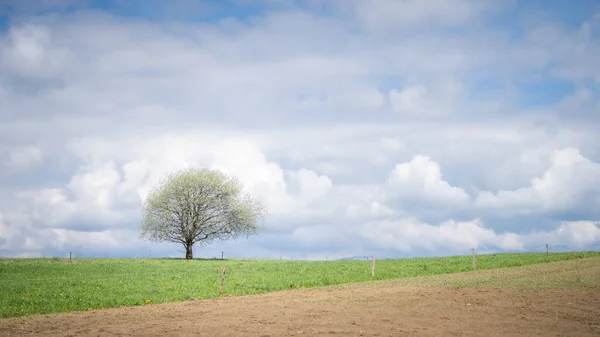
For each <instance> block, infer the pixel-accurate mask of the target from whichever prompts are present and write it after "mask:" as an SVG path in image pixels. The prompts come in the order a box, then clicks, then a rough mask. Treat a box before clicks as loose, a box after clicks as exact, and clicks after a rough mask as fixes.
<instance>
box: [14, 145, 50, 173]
mask: <svg viewBox="0 0 600 337" xmlns="http://www.w3.org/2000/svg"><path fill="white" fill-rule="evenodd" d="M42 159H43V154H42V151H41V150H40V149H39V148H37V147H35V146H25V147H18V148H13V149H11V150H10V154H9V158H8V166H9V167H11V168H16V169H25V168H30V167H32V166H35V165H38V164H39V163H41V161H42Z"/></svg>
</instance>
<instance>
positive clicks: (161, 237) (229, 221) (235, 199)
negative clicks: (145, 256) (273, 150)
mask: <svg viewBox="0 0 600 337" xmlns="http://www.w3.org/2000/svg"><path fill="white" fill-rule="evenodd" d="M266 215H267V212H266V210H265V208H264V206H263V205H262V204H260V203H259V202H258V201H256V200H254V199H253V198H252V197H251V196H250V195H249V194H247V193H245V192H244V191H243V185H242V184H241V183H240V181H239V180H238V179H237V178H235V177H230V176H227V175H225V174H224V173H222V172H219V171H216V170H208V169H194V168H190V169H184V170H181V171H178V172H175V173H173V174H170V175H168V176H167V177H166V178H164V179H162V180H161V181H160V183H159V184H158V186H156V187H155V188H153V189H152V190H151V191H150V193H149V194H148V197H147V198H146V201H145V202H144V204H143V220H142V225H141V237H142V238H143V239H146V240H149V241H153V242H175V243H180V244H182V245H183V247H184V248H185V258H186V259H188V260H189V259H192V258H193V253H192V247H193V246H194V244H196V243H200V244H207V243H210V242H212V241H214V240H221V241H222V240H229V239H235V238H237V237H240V236H249V235H252V234H256V233H257V232H258V230H259V222H261V221H262V220H263V219H264V218H265V216H266Z"/></svg>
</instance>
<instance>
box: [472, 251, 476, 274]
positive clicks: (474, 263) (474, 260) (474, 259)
mask: <svg viewBox="0 0 600 337" xmlns="http://www.w3.org/2000/svg"><path fill="white" fill-rule="evenodd" d="M471 251H472V252H473V270H475V268H476V267H477V258H476V257H475V248H471Z"/></svg>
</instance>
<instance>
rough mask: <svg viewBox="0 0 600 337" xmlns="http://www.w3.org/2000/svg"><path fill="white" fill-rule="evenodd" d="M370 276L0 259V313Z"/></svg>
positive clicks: (506, 260)
mask: <svg viewBox="0 0 600 337" xmlns="http://www.w3.org/2000/svg"><path fill="white" fill-rule="evenodd" d="M586 257H600V252H576V253H551V254H550V255H549V256H548V258H547V257H546V254H544V253H527V254H494V255H478V256H477V269H478V270H485V269H494V268H504V267H514V266H524V265H530V264H536V263H546V262H552V261H561V260H570V259H577V258H586ZM224 266H226V267H227V277H226V281H225V288H224V291H223V295H224V296H227V295H233V296H239V295H247V294H259V293H264V292H271V291H278V290H286V289H296V288H311V287H322V286H329V285H336V284H345V283H356V282H363V281H369V280H372V279H373V278H372V277H371V261H285V260H284V261H280V260H254V259H233V260H231V259H230V260H227V259H226V260H191V261H186V260H183V259H160V258H155V259H73V261H72V262H69V260H68V259H57V258H56V259H0V317H17V316H25V315H30V314H40V313H56V312H70V311H82V310H93V309H104V308H113V307H122V306H134V305H148V304H153V303H165V302H173V301H183V300H189V299H206V298H214V297H218V296H219V289H220V286H221V271H222V268H223V267H224ZM471 270H472V267H471V256H455V257H442V258H414V259H393V260H379V261H377V264H376V272H375V274H376V275H375V278H374V279H375V280H384V279H394V278H406V277H414V276H427V275H437V274H448V273H457V272H464V271H471Z"/></svg>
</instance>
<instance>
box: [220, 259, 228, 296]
mask: <svg viewBox="0 0 600 337" xmlns="http://www.w3.org/2000/svg"><path fill="white" fill-rule="evenodd" d="M226 270H227V266H225V267H223V273H222V274H221V291H219V295H223V286H225V272H226Z"/></svg>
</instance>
